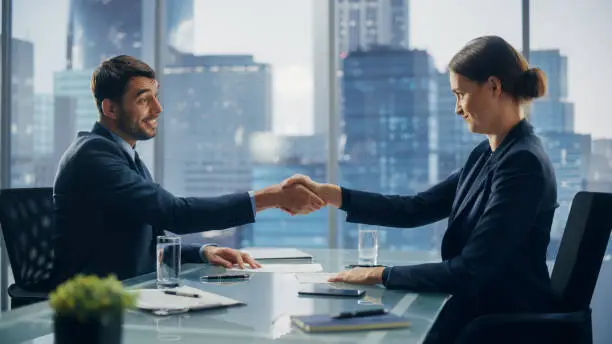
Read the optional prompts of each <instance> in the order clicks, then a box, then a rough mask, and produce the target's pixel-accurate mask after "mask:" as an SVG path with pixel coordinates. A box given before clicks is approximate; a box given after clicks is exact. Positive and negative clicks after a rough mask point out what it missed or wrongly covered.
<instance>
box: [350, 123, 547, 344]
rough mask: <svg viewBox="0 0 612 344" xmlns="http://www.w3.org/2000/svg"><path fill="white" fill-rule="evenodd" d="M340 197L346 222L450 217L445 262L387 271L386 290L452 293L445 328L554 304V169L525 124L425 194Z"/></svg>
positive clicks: (409, 222) (483, 147) (402, 223)
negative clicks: (550, 253) (549, 255)
mask: <svg viewBox="0 0 612 344" xmlns="http://www.w3.org/2000/svg"><path fill="white" fill-rule="evenodd" d="M342 196H343V201H342V203H343V204H342V209H344V210H345V211H347V213H348V217H347V221H349V222H358V223H365V224H372V225H381V226H389V227H416V226H421V225H425V224H429V223H433V222H435V221H438V220H441V219H444V218H447V217H448V218H449V220H448V227H447V230H446V233H445V235H444V238H443V240H442V248H441V253H442V260H443V261H442V262H440V263H432V264H421V265H414V266H397V267H392V268H390V269H389V268H388V269H387V271H385V275H386V276H385V277H386V280H385V285H386V287H387V288H390V289H407V290H412V291H417V292H442V293H450V294H452V295H453V297H452V299H451V301H449V303H448V304H447V307H446V308H447V309H445V312H443V314H442V315H441V318H440V319H439V321H438V323H439V324H440V326H442V324H444V326H445V328H444V330H442V331H445V333H446V334H447V335H451V334H452V333H453V332H455V333H454V334H455V335H456V332H457V331H459V330H460V328H461V327H463V326H464V325H465V324H466V323H467V322H469V320H471V319H473V318H474V317H476V316H478V315H481V314H485V313H493V312H518V311H529V312H537V311H546V310H548V309H549V307H550V306H551V301H552V296H551V295H552V294H551V290H550V279H549V274H548V270H547V267H546V248H547V246H548V243H549V239H550V229H551V225H552V220H553V215H554V211H555V209H556V207H557V201H556V199H557V191H556V182H555V174H554V171H553V167H552V164H551V163H550V161H549V159H548V157H547V155H546V154H545V152H544V150H543V147H542V144H541V142H540V140H539V139H538V138H537V136H536V135H535V134H534V132H533V128H532V127H531V125H530V124H529V123H527V122H526V121H521V122H520V123H519V124H517V125H516V126H515V127H514V128H513V129H512V130H511V131H510V132H509V133H508V135H507V136H506V138H505V139H504V140H503V141H502V143H501V145H500V146H499V147H498V148H497V149H496V150H495V151H494V152H492V151H491V148H490V146H489V143H488V141H484V142H482V143H481V144H480V145H478V146H477V147H476V148H475V149H474V150H473V151H472V153H471V154H470V156H469V158H468V160H467V162H466V163H465V165H464V166H463V168H462V169H461V170H459V171H457V172H456V173H453V174H452V175H450V176H449V177H448V178H447V179H446V180H444V181H442V182H441V183H439V184H437V185H435V186H433V187H431V188H430V189H428V190H427V191H425V192H422V193H419V194H417V195H415V196H411V197H403V196H384V195H379V194H374V193H368V192H361V191H355V190H349V189H343V192H342ZM445 322H446V323H445ZM438 327H439V326H438Z"/></svg>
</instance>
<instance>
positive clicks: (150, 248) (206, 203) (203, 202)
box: [54, 56, 324, 283]
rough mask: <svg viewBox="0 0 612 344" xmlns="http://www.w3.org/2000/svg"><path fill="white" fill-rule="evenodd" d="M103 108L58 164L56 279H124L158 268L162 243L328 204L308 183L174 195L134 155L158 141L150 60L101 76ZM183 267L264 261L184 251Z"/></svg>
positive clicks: (96, 81)
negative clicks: (141, 145) (265, 213)
mask: <svg viewBox="0 0 612 344" xmlns="http://www.w3.org/2000/svg"><path fill="white" fill-rule="evenodd" d="M91 89H92V93H93V96H94V98H95V103H96V106H97V108H98V112H99V119H98V122H97V123H96V124H95V125H94V127H93V130H92V131H91V132H81V133H79V134H78V136H77V138H76V139H75V140H74V142H73V143H72V144H71V146H70V147H69V148H68V149H67V150H66V152H65V153H64V155H63V157H62V159H61V160H60V164H59V169H58V172H57V176H56V179H55V185H54V206H55V215H56V226H55V227H56V232H55V235H54V245H55V254H56V263H55V273H54V275H55V276H54V282H55V283H60V282H62V281H64V280H66V279H67V278H70V277H71V276H73V275H75V274H77V273H87V274H97V275H108V274H115V275H117V276H118V278H120V279H125V278H129V277H132V276H136V275H140V274H144V273H148V272H152V271H154V269H155V260H156V259H155V246H156V237H157V236H159V235H164V231H165V230H167V231H171V232H174V233H177V234H185V233H193V232H201V231H205V230H215V229H224V228H228V227H233V226H240V225H244V224H248V223H252V222H254V220H255V213H256V212H258V211H261V210H264V209H268V208H282V209H284V210H286V211H290V212H304V211H312V210H316V209H318V208H320V207H322V206H324V203H323V201H322V200H321V199H320V198H319V197H317V196H316V195H314V194H313V193H312V192H310V191H309V190H308V189H306V188H305V187H303V186H300V187H296V188H291V189H287V188H282V187H280V186H279V185H273V186H270V187H267V188H264V189H262V190H259V191H255V192H248V193H247V192H244V193H237V194H232V195H225V196H220V197H210V198H196V197H190V198H182V197H175V196H173V195H172V194H171V193H169V192H168V191H166V190H164V189H163V188H162V187H161V186H160V185H158V184H156V183H155V182H154V181H153V179H152V178H151V174H150V173H149V170H148V169H147V167H146V166H145V165H144V164H143V163H142V161H141V160H140V158H139V156H138V153H137V152H136V150H135V149H134V148H135V146H136V142H137V141H139V140H148V139H151V138H153V137H154V136H155V134H156V131H157V119H158V117H159V116H160V113H161V111H162V107H161V104H160V102H159V99H158V83H157V81H156V79H155V72H154V71H153V70H152V69H151V68H150V67H149V66H148V65H146V64H145V63H144V62H142V61H139V60H137V59H135V58H132V57H129V56H117V57H115V58H112V59H110V60H107V61H105V62H103V63H102V64H101V65H100V67H99V68H97V70H96V71H95V72H94V73H93V76H92V80H91ZM181 256H182V258H183V261H184V262H210V263H215V264H220V265H224V266H227V267H230V266H233V265H234V264H238V265H239V266H240V267H244V264H245V263H247V264H249V265H251V266H252V267H258V266H259V264H258V263H257V262H256V261H254V260H253V259H252V258H251V257H249V256H248V255H247V254H245V253H243V252H239V251H236V250H233V249H230V248H222V247H216V246H214V245H205V246H203V247H200V246H187V247H183V248H182V255H181Z"/></svg>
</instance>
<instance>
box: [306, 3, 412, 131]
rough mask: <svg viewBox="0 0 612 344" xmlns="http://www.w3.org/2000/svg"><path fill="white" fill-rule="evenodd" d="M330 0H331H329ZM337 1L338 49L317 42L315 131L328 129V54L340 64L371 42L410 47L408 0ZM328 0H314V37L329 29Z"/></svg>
mask: <svg viewBox="0 0 612 344" xmlns="http://www.w3.org/2000/svg"><path fill="white" fill-rule="evenodd" d="M330 1H331V0H330ZM334 1H336V23H335V25H336V33H337V36H336V51H335V52H328V51H327V49H328V47H327V46H326V45H325V44H320V42H315V46H314V56H315V76H314V80H315V86H316V87H315V97H314V99H315V106H314V108H315V116H314V131H315V133H319V134H323V133H326V132H327V128H328V126H329V125H328V124H329V123H328V122H329V118H328V116H327V102H328V98H327V95H326V94H325V93H326V92H329V87H328V86H326V85H325V84H326V83H329V80H328V75H329V74H328V73H329V71H328V70H327V69H326V68H323V67H322V66H325V65H327V62H328V58H327V56H329V54H330V53H331V54H336V55H337V56H338V68H339V70H342V61H343V59H344V57H346V56H347V55H348V54H349V53H351V52H353V51H357V50H368V49H369V48H370V47H372V46H378V45H385V46H388V47H390V48H404V49H408V48H410V35H409V27H410V25H409V24H410V22H409V19H410V16H409V0H334ZM327 2H328V0H315V2H314V4H315V5H314V6H315V8H314V14H315V15H314V18H315V19H314V20H315V23H314V27H315V37H316V38H322V37H323V36H324V35H325V33H326V32H329V31H327V29H328V23H327V22H324V21H327V18H328V16H327V15H325V14H326V13H327V10H326V8H327V7H328V3H327Z"/></svg>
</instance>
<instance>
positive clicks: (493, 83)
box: [487, 76, 502, 97]
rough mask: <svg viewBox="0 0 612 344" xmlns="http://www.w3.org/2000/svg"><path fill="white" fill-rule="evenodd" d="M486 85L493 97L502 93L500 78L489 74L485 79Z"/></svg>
mask: <svg viewBox="0 0 612 344" xmlns="http://www.w3.org/2000/svg"><path fill="white" fill-rule="evenodd" d="M487 84H488V85H487V86H488V87H489V89H490V90H491V92H492V94H493V95H494V96H495V97H500V96H501V94H502V85H501V80H499V78H498V77H496V76H490V77H489V79H488V80H487Z"/></svg>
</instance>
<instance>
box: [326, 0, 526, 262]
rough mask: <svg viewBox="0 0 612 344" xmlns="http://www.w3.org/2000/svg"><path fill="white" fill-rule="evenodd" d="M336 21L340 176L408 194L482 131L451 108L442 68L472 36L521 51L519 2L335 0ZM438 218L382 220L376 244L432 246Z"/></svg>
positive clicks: (353, 241)
mask: <svg viewBox="0 0 612 344" xmlns="http://www.w3.org/2000/svg"><path fill="white" fill-rule="evenodd" d="M500 13H504V15H503V16H500V15H499V14H500ZM336 25H337V35H338V36H337V37H338V39H337V44H338V59H339V69H340V70H339V75H340V101H341V105H340V116H339V117H340V120H341V131H342V135H343V140H342V141H341V154H340V157H339V164H340V181H341V182H342V183H343V184H344V185H345V186H348V187H351V188H355V189H361V190H367V191H373V192H380V193H385V194H399V195H410V194H414V193H415V192H418V191H421V190H424V189H425V188H427V187H428V186H431V185H432V184H434V183H437V182H438V181H440V180H442V179H444V178H446V177H447V176H448V175H449V174H450V173H451V172H452V171H453V170H455V169H457V168H459V167H461V166H462V165H463V163H464V162H465V159H466V158H467V154H468V153H469V152H470V151H471V150H472V149H473V148H474V147H475V145H476V144H477V142H480V141H481V140H483V139H484V138H483V137H482V136H479V135H475V134H472V133H470V132H469V131H468V129H467V127H466V125H465V124H464V122H463V120H462V119H461V118H459V117H458V116H456V115H455V113H454V107H455V98H454V96H453V94H452V93H451V90H450V85H449V75H448V72H447V70H446V65H447V64H448V62H449V61H450V59H451V58H452V56H453V55H454V54H455V53H456V52H457V51H458V50H459V49H460V48H461V47H462V46H463V45H464V44H465V43H467V42H468V41H469V40H471V39H473V38H476V37H478V36H483V35H490V34H492V35H499V36H502V37H504V38H505V39H506V40H508V41H509V42H510V43H511V44H512V45H514V46H515V47H516V48H517V49H520V48H521V44H522V41H521V6H520V1H503V2H499V1H498V2H492V1H486V0H470V1H460V2H457V1H449V0H436V1H408V0H404V1H377V2H372V1H365V0H364V1H345V0H337V15H336ZM342 217H343V215H341V219H340V231H339V243H340V246H341V247H346V248H355V247H356V246H357V230H356V229H357V226H355V225H351V224H346V223H343V222H344V221H342ZM446 223H447V222H446V221H441V222H440V223H436V224H432V225H428V226H425V227H424V228H417V229H386V228H382V227H381V228H380V229H383V231H382V235H381V238H380V246H381V249H389V250H432V251H435V250H438V249H439V247H440V241H441V237H442V235H443V233H444V231H445V229H446Z"/></svg>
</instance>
